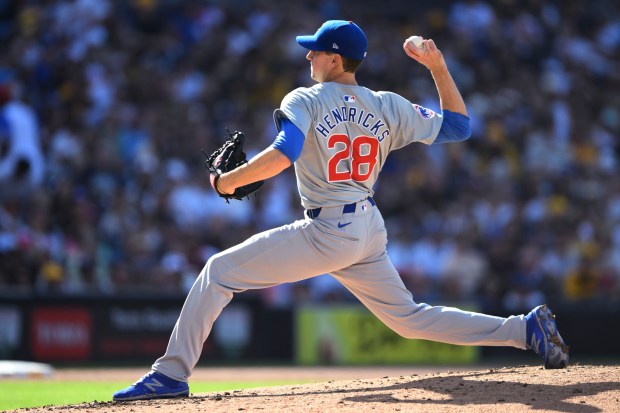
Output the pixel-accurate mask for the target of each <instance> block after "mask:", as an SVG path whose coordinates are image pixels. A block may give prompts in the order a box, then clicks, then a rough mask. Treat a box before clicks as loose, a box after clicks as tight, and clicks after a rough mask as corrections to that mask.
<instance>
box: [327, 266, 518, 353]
mask: <svg viewBox="0 0 620 413" xmlns="http://www.w3.org/2000/svg"><path fill="white" fill-rule="evenodd" d="M332 275H333V276H334V277H335V278H336V279H337V280H338V281H340V282H341V283H342V284H343V285H344V286H345V287H346V288H347V289H349V290H350V291H351V292H352V293H353V294H354V295H355V296H356V297H357V298H358V299H359V300H360V301H361V302H362V303H363V304H364V305H365V306H366V307H367V308H368V309H369V310H370V311H371V312H372V313H373V314H375V315H376V316H377V317H378V318H379V319H380V320H381V321H382V322H383V323H384V324H386V325H387V326H388V327H390V328H391V329H392V330H394V331H395V332H397V333H398V334H400V335H401V336H403V337H406V338H416V339H425V340H432V341H439V342H442V343H450V344H459V345H485V346H513V347H518V348H522V349H525V321H524V320H523V316H511V317H508V318H501V317H494V316H490V315H486V314H481V313H475V312H470V311H463V310H460V309H458V308H453V307H443V306H431V305H428V304H425V303H416V302H415V301H414V300H413V297H412V295H411V293H410V292H409V291H408V290H407V289H406V287H405V285H404V284H403V282H402V280H401V279H400V276H399V275H398V273H397V272H396V269H394V267H393V265H392V264H391V262H390V260H389V258H388V256H387V255H385V256H384V257H382V258H381V259H380V260H375V261H372V262H366V263H360V264H355V265H353V266H351V267H349V268H346V269H343V270H340V271H336V272H333V273H332Z"/></svg>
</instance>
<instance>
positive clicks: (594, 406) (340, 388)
mask: <svg viewBox="0 0 620 413" xmlns="http://www.w3.org/2000/svg"><path fill="white" fill-rule="evenodd" d="M270 370H271V371H272V374H273V376H271V378H276V375H277V377H278V378H282V374H283V373H284V372H286V371H287V370H286V369H277V368H276V369H270ZM407 370H408V369H405V368H399V369H385V370H384V371H383V372H385V371H389V372H390V373H397V374H398V375H393V376H392V375H389V376H384V377H375V378H373V376H372V372H374V373H375V374H376V373H377V372H378V371H381V369H367V370H359V369H358V370H350V369H349V370H347V369H341V370H337V369H326V370H325V373H327V374H329V373H330V372H331V376H327V375H321V374H319V372H320V370H317V369H309V370H308V371H307V372H306V373H303V370H296V371H297V373H295V377H298V378H305V379H311V380H314V379H313V378H317V379H318V380H324V381H320V382H317V383H312V384H304V385H291V386H280V387H266V388H256V389H248V390H241V391H232V392H219V393H203V394H192V395H191V396H190V397H189V398H185V399H174V400H150V401H139V402H130V403H114V402H93V403H84V404H80V405H72V406H46V407H42V408H31V409H19V410H15V412H26V411H27V412H29V413H32V412H70V413H74V412H79V413H87V412H90V413H102V412H132V413H142V412H189V413H192V412H246V411H256V412H269V413H271V412H339V413H340V412H355V413H360V412H377V413H378V412H413V411H415V412H497V411H501V412H502V413H510V412H524V411H536V412H588V413H589V412H620V366H602V365H601V366H595V365H571V366H569V367H568V368H567V369H563V370H545V369H543V368H542V367H539V366H536V367H532V366H518V367H506V368H487V369H481V370H475V371H460V372H457V371H440V370H441V369H435V372H429V370H426V371H427V372H425V373H415V374H411V372H412V371H414V369H409V371H407ZM243 371H245V372H246V373H245V374H244V373H243ZM252 371H253V369H243V370H242V371H241V372H240V370H239V369H228V370H227V369H220V370H219V371H217V369H210V370H208V372H209V377H210V378H211V379H213V378H214V375H215V376H217V375H218V374H217V373H219V375H220V376H218V377H223V378H222V379H226V376H227V375H235V376H236V379H239V378H240V377H243V379H251V378H257V377H258V376H255V377H248V374H251V372H252ZM268 371H269V370H265V369H263V370H261V369H254V372H255V373H254V374H255V375H256V373H261V372H262V373H263V374H262V375H261V376H260V377H263V378H265V374H268V373H267V372H268ZM415 371H418V372H420V370H419V369H415ZM292 372H293V370H291V371H290V373H291V374H293V373H292ZM336 372H340V373H336ZM130 373H132V372H130V371H127V374H128V375H129V374H130ZM141 373H143V372H141ZM62 374H64V375H65V377H67V376H68V377H69V378H75V377H74V376H75V375H79V374H84V372H81V373H80V372H76V371H74V372H71V371H67V372H64V373H61V375H62ZM114 374H115V379H119V377H118V374H117V372H115V373H114ZM304 374H305V375H304ZM352 374H354V375H355V376H351V375H352ZM319 376H321V377H323V379H320V378H319ZM137 377H138V376H133V377H132V378H131V379H130V380H135V379H136V378H137ZM291 377H292V376H291ZM342 377H358V378H356V379H354V380H343V379H342ZM96 378H97V379H99V380H102V379H104V377H102V375H101V372H99V373H98V374H97V377H96ZM202 378H203V379H204V378H205V377H202ZM285 378H286V377H285ZM330 378H331V379H330ZM83 379H85V380H88V379H89V378H88V377H83ZM93 379H95V378H94V377H93ZM190 388H191V381H190Z"/></svg>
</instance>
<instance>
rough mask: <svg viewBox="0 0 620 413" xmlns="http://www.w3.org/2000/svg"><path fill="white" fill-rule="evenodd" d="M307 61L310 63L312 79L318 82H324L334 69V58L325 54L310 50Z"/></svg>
mask: <svg viewBox="0 0 620 413" xmlns="http://www.w3.org/2000/svg"><path fill="white" fill-rule="evenodd" d="M306 59H308V60H309V61H310V77H312V79H313V80H316V81H317V82H323V81H324V80H325V78H326V77H327V74H328V72H329V70H330V69H331V68H332V67H333V65H332V56H330V55H328V54H327V53H325V52H317V51H314V50H310V51H309V52H308V54H307V55H306Z"/></svg>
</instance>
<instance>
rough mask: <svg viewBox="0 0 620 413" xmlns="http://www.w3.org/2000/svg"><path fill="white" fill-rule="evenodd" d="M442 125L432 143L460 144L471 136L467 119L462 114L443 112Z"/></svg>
mask: <svg viewBox="0 0 620 413" xmlns="http://www.w3.org/2000/svg"><path fill="white" fill-rule="evenodd" d="M442 113H443V123H442V124H441V129H439V134H438V135H437V138H435V141H434V142H433V143H447V142H461V141H464V140H465V139H468V138H469V137H470V136H471V128H470V127H469V118H468V117H467V116H465V115H463V114H460V113H457V112H452V111H450V110H444V111H442Z"/></svg>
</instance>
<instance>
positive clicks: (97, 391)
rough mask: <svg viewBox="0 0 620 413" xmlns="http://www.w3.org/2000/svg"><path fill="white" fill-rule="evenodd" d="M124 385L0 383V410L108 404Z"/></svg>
mask: <svg viewBox="0 0 620 413" xmlns="http://www.w3.org/2000/svg"><path fill="white" fill-rule="evenodd" d="M302 382H303V380H301V381H300V380H264V381H226V382H224V381H222V382H190V392H191V393H206V392H217V391H231V390H240V389H249V388H252V387H268V386H283V385H287V384H298V383H302ZM128 384H129V383H127V382H83V381H82V382H78V381H47V380H37V381H28V380H0V411H3V410H9V409H19V408H23V407H37V406H47V405H57V406H62V405H66V404H76V403H83V402H92V401H95V400H96V401H99V402H104V401H110V400H112V393H114V392H115V391H117V390H120V389H122V388H124V387H127V385H128Z"/></svg>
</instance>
